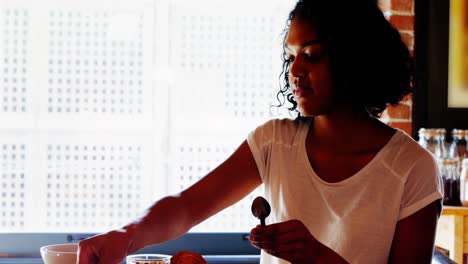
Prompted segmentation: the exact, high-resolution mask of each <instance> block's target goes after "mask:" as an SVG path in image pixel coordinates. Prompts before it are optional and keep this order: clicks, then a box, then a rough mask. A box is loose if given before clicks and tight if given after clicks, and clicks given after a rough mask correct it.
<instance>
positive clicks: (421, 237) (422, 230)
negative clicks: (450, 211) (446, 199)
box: [388, 200, 441, 264]
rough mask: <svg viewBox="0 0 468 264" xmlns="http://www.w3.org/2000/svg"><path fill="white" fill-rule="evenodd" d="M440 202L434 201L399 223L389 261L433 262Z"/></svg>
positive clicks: (428, 263)
mask: <svg viewBox="0 0 468 264" xmlns="http://www.w3.org/2000/svg"><path fill="white" fill-rule="evenodd" d="M440 203H441V202H440V200H437V201H434V202H432V203H431V204H429V205H427V206H426V207H424V208H422V209H421V210H419V211H417V212H416V213H414V214H412V215H410V216H408V217H406V218H404V219H402V220H400V221H399V222H398V223H397V226H396V230H395V235H394V236H393V243H392V249H391V251H390V256H389V259H388V263H421V264H424V263H427V264H430V263H431V261H432V254H433V250H434V240H435V233H436V227H437V220H438V218H439V212H440Z"/></svg>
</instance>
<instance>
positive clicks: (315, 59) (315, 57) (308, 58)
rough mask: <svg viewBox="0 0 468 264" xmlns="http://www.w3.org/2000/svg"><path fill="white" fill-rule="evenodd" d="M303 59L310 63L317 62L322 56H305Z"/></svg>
mask: <svg viewBox="0 0 468 264" xmlns="http://www.w3.org/2000/svg"><path fill="white" fill-rule="evenodd" d="M304 57H305V59H306V60H307V61H310V62H318V61H320V60H321V59H322V56H320V55H316V54H305V55H304Z"/></svg>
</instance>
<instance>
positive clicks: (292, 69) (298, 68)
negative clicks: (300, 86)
mask: <svg viewBox="0 0 468 264" xmlns="http://www.w3.org/2000/svg"><path fill="white" fill-rule="evenodd" d="M289 75H290V76H291V77H293V78H299V77H304V69H303V67H302V65H301V62H300V60H299V59H295V60H294V61H292V62H291V64H290V65H289Z"/></svg>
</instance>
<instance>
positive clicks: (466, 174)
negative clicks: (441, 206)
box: [460, 158, 468, 206]
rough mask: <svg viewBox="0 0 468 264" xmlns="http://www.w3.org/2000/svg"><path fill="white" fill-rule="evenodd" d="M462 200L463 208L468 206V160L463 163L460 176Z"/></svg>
mask: <svg viewBox="0 0 468 264" xmlns="http://www.w3.org/2000/svg"><path fill="white" fill-rule="evenodd" d="M460 200H461V203H462V205H463V206H468V158H465V159H463V161H462V171H461V174H460Z"/></svg>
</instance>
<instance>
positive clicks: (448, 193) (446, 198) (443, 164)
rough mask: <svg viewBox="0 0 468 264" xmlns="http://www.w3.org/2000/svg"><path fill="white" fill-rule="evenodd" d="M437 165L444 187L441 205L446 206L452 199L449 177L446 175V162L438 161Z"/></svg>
mask: <svg viewBox="0 0 468 264" xmlns="http://www.w3.org/2000/svg"><path fill="white" fill-rule="evenodd" d="M438 163H439V169H440V174H441V176H442V182H443V185H444V188H443V191H444V198H443V201H442V203H443V204H444V205H447V204H449V203H450V200H451V199H452V196H451V195H452V191H451V189H452V185H451V181H450V175H449V173H448V166H447V165H448V164H447V163H448V161H447V160H438Z"/></svg>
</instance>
